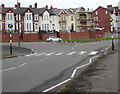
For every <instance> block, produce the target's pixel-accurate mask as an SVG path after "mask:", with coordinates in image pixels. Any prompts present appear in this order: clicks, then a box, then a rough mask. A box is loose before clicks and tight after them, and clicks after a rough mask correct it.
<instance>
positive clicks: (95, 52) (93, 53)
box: [89, 51, 98, 55]
mask: <svg viewBox="0 0 120 94" xmlns="http://www.w3.org/2000/svg"><path fill="white" fill-rule="evenodd" d="M97 53H98V51H92V52H91V53H89V55H95V54H97Z"/></svg>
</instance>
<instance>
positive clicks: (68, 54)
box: [25, 51, 98, 57]
mask: <svg viewBox="0 0 120 94" xmlns="http://www.w3.org/2000/svg"><path fill="white" fill-rule="evenodd" d="M97 53H98V51H79V52H78V51H71V52H42V53H33V54H29V55H25V56H26V57H30V56H51V55H55V56H62V55H63V56H72V55H84V54H88V55H95V54H97Z"/></svg>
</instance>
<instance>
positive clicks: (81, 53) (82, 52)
mask: <svg viewBox="0 0 120 94" xmlns="http://www.w3.org/2000/svg"><path fill="white" fill-rule="evenodd" d="M85 53H87V51H81V52H80V53H79V55H83V54H85Z"/></svg>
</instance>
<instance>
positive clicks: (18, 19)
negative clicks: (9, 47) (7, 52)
mask: <svg viewBox="0 0 120 94" xmlns="http://www.w3.org/2000/svg"><path fill="white" fill-rule="evenodd" d="M18 5H19V2H18V0H17V15H18V46H19V47H20V29H19V28H20V25H19V6H18Z"/></svg>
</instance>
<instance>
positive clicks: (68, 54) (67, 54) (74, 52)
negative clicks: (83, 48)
mask: <svg viewBox="0 0 120 94" xmlns="http://www.w3.org/2000/svg"><path fill="white" fill-rule="evenodd" d="M74 53H76V51H73V52H71V53H68V54H67V55H72V54H74Z"/></svg>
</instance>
